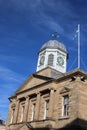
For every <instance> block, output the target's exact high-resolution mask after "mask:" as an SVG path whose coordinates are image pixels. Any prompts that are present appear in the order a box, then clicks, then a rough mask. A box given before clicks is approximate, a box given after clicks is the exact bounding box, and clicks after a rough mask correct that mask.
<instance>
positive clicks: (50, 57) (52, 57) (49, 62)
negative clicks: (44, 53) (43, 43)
mask: <svg viewBox="0 0 87 130" xmlns="http://www.w3.org/2000/svg"><path fill="white" fill-rule="evenodd" d="M53 60H54V55H53V54H50V55H49V56H48V65H51V66H53Z"/></svg>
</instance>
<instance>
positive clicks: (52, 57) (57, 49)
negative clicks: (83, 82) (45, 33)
mask: <svg viewBox="0 0 87 130" xmlns="http://www.w3.org/2000/svg"><path fill="white" fill-rule="evenodd" d="M66 60H67V50H66V47H65V45H64V44H63V43H60V42H59V41H57V40H50V41H48V42H46V43H45V44H44V45H43V46H42V47H41V49H40V51H39V57H38V64H37V71H39V70H42V69H44V68H46V67H48V66H49V67H51V68H53V69H55V70H57V71H60V72H62V73H65V72H66Z"/></svg>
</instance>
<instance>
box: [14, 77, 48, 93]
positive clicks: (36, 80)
mask: <svg viewBox="0 0 87 130" xmlns="http://www.w3.org/2000/svg"><path fill="white" fill-rule="evenodd" d="M48 80H49V78H48V77H47V78H46V77H44V76H40V75H31V76H30V77H29V78H28V79H27V80H26V81H25V82H24V84H23V85H22V86H21V87H20V88H19V89H18V90H17V91H16V93H19V92H22V91H24V90H27V89H31V88H33V87H35V86H37V85H40V84H42V83H45V82H46V81H48Z"/></svg>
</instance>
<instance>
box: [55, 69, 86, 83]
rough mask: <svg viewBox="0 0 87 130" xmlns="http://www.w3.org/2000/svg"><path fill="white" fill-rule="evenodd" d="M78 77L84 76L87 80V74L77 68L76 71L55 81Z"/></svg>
mask: <svg viewBox="0 0 87 130" xmlns="http://www.w3.org/2000/svg"><path fill="white" fill-rule="evenodd" d="M76 75H81V76H84V77H85V79H87V72H85V71H83V70H81V69H80V68H77V69H75V70H72V71H70V72H67V73H65V74H64V75H63V76H61V77H59V78H58V79H55V81H62V80H66V79H67V78H70V77H73V76H76Z"/></svg>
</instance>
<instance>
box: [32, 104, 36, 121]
mask: <svg viewBox="0 0 87 130" xmlns="http://www.w3.org/2000/svg"><path fill="white" fill-rule="evenodd" d="M35 107H36V104H35V103H33V105H32V121H33V120H34V116H35Z"/></svg>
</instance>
